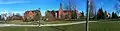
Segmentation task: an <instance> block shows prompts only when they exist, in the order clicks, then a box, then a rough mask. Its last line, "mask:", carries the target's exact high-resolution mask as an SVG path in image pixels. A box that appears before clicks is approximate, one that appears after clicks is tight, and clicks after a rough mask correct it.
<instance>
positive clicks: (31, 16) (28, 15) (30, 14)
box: [23, 9, 41, 21]
mask: <svg viewBox="0 0 120 31" xmlns="http://www.w3.org/2000/svg"><path fill="white" fill-rule="evenodd" d="M37 15H39V17H38V16H37ZM40 17H41V12H40V10H39V9H36V10H30V11H26V12H25V13H24V16H23V19H24V20H25V21H26V20H29V21H33V20H35V19H37V20H38V19H40Z"/></svg>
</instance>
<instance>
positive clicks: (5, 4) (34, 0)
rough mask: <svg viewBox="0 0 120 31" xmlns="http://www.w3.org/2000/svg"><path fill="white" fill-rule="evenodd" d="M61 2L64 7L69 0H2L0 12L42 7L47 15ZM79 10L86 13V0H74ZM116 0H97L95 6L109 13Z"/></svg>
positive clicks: (22, 11) (20, 11) (57, 8)
mask: <svg viewBox="0 0 120 31" xmlns="http://www.w3.org/2000/svg"><path fill="white" fill-rule="evenodd" d="M60 2H62V4H63V8H64V6H65V5H66V2H68V1H67V0H0V14H2V13H3V12H4V11H6V12H10V13H20V14H21V15H23V13H24V12H25V11H27V10H34V9H37V8H40V11H41V13H42V15H43V16H44V15H45V11H47V10H59V6H60ZM72 2H74V5H76V8H77V9H78V12H81V11H83V12H84V13H86V0H72ZM115 3H116V1H115V0H95V8H96V10H98V9H99V8H101V7H102V8H103V9H104V10H106V11H107V12H109V13H112V12H113V11H115V10H114V5H115Z"/></svg>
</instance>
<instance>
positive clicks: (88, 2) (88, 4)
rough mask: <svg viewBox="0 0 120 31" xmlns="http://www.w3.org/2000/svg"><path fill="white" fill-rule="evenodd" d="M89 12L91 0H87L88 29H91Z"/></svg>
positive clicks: (87, 30)
mask: <svg viewBox="0 0 120 31" xmlns="http://www.w3.org/2000/svg"><path fill="white" fill-rule="evenodd" d="M89 12H90V0H87V17H86V31H89V17H90V16H89Z"/></svg>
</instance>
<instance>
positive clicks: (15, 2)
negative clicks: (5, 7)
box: [0, 0, 30, 4]
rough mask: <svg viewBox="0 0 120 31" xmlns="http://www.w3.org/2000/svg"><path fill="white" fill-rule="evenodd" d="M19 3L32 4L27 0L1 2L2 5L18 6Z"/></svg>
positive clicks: (0, 0) (4, 0) (2, 0)
mask: <svg viewBox="0 0 120 31" xmlns="http://www.w3.org/2000/svg"><path fill="white" fill-rule="evenodd" d="M17 3H30V1H26V0H0V4H17Z"/></svg>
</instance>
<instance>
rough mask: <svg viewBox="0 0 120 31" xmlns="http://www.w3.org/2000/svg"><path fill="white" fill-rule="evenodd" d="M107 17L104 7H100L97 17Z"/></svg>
mask: <svg viewBox="0 0 120 31" xmlns="http://www.w3.org/2000/svg"><path fill="white" fill-rule="evenodd" d="M104 18H105V14H104V12H103V9H102V8H100V9H99V10H98V12H97V19H104Z"/></svg>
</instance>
